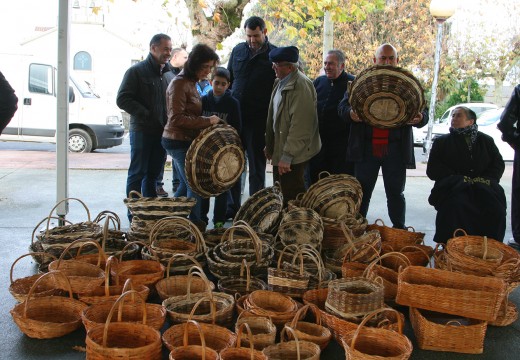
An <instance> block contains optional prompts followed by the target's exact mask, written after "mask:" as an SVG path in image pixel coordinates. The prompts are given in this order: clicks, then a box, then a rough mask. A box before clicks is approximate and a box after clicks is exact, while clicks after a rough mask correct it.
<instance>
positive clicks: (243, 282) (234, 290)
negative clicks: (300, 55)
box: [217, 259, 267, 296]
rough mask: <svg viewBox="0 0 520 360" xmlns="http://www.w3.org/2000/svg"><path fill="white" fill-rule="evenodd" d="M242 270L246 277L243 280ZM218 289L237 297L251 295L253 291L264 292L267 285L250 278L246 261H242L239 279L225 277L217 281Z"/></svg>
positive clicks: (259, 280)
mask: <svg viewBox="0 0 520 360" xmlns="http://www.w3.org/2000/svg"><path fill="white" fill-rule="evenodd" d="M244 269H245V273H246V276H245V278H244ZM217 286H218V289H219V290H220V291H222V292H225V293H226V294H231V295H235V294H238V296H242V295H247V294H250V293H252V292H253V291H255V290H265V289H267V284H266V283H265V281H263V280H261V279H258V278H255V277H251V272H250V271H249V265H248V264H247V261H246V260H245V259H244V260H242V266H241V268H240V277H239V278H235V277H225V278H222V279H219V281H218V284H217Z"/></svg>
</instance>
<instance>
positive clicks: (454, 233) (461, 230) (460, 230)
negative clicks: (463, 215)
mask: <svg viewBox="0 0 520 360" xmlns="http://www.w3.org/2000/svg"><path fill="white" fill-rule="evenodd" d="M459 232H462V235H460V236H468V233H467V232H466V230H464V229H461V228H458V229H455V231H454V232H453V237H458V236H459V235H457V234H458V233H459Z"/></svg>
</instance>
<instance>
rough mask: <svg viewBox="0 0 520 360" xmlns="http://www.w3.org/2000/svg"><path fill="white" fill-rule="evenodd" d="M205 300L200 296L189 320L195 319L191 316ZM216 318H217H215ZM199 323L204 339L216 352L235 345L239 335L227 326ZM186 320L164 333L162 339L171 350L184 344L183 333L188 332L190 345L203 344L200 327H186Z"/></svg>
mask: <svg viewBox="0 0 520 360" xmlns="http://www.w3.org/2000/svg"><path fill="white" fill-rule="evenodd" d="M203 301H205V298H200V299H199V300H198V301H197V302H196V303H195V305H194V306H193V309H192V311H191V313H190V317H188V319H187V321H190V320H193V319H192V318H191V316H193V315H194V313H195V312H196V311H197V308H198V307H199V305H200V304H201V303H202V302H203ZM213 319H214V320H216V318H213ZM197 323H198V324H199V329H200V331H202V333H203V335H204V339H205V341H206V346H207V347H208V348H210V349H212V350H215V351H216V352H220V351H222V350H223V349H226V348H229V347H232V346H234V345H235V343H236V340H237V336H236V335H235V334H234V333H233V332H231V331H230V330H228V329H226V328H225V327H222V326H219V325H217V324H215V323H214V322H213V323H203V322H197ZM185 324H186V323H185V322H183V323H180V324H176V325H173V326H171V327H170V328H168V330H166V331H165V332H164V334H163V335H162V339H163V342H164V345H166V347H167V348H168V349H169V350H173V349H174V348H176V347H179V346H182V345H183V342H184V339H183V335H184V334H185V333H186V332H187V333H188V345H201V338H200V335H199V330H198V329H193V327H189V328H188V329H186V327H185Z"/></svg>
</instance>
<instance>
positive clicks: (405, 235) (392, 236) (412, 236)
mask: <svg viewBox="0 0 520 360" xmlns="http://www.w3.org/2000/svg"><path fill="white" fill-rule="evenodd" d="M367 230H379V233H380V234H381V240H382V242H383V245H390V246H391V247H392V249H394V251H399V250H401V248H403V247H404V246H407V245H415V244H422V243H423V240H424V235H425V234H424V233H422V232H416V231H415V229H414V228H413V227H411V226H409V227H408V229H407V230H403V229H396V228H393V227H389V226H386V225H385V223H384V222H383V220H381V219H377V220H376V221H375V222H374V223H373V224H371V225H368V227H367Z"/></svg>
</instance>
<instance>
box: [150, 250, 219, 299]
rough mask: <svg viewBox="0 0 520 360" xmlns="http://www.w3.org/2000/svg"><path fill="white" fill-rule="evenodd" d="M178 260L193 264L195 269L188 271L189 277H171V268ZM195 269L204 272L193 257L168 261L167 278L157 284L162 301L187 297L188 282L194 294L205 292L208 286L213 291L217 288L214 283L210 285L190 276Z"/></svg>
mask: <svg viewBox="0 0 520 360" xmlns="http://www.w3.org/2000/svg"><path fill="white" fill-rule="evenodd" d="M178 259H187V260H189V261H191V262H192V263H193V267H192V268H190V271H188V275H175V276H171V275H170V267H171V265H172V264H173V262H174V261H175V260H178ZM193 268H195V269H197V270H199V271H201V272H203V270H202V265H201V264H200V263H199V262H198V261H197V260H195V258H193V257H192V256H189V255H185V254H175V255H173V256H172V257H171V258H170V260H168V265H167V267H166V278H164V279H161V280H159V281H158V282H157V283H156V284H155V288H156V289H157V293H158V294H159V297H160V298H161V300H165V299H167V298H169V297H171V296H179V295H186V294H187V291H188V281H191V285H190V286H191V288H190V289H191V292H192V293H193V294H195V293H200V292H205V291H206V290H207V286H208V285H209V286H210V289H211V290H213V289H214V288H215V285H213V283H212V282H209V283H208V282H206V281H204V279H201V278H199V277H193V276H190V275H189V273H190V272H191V270H192V269H193Z"/></svg>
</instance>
